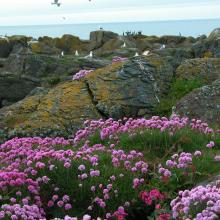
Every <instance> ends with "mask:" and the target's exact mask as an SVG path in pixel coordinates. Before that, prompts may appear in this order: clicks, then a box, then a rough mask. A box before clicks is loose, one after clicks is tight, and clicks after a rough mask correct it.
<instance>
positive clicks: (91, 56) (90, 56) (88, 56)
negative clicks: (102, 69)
mask: <svg viewBox="0 0 220 220" xmlns="http://www.w3.org/2000/svg"><path fill="white" fill-rule="evenodd" d="M85 58H93V52H92V51H90V53H89V55H87V56H85Z"/></svg>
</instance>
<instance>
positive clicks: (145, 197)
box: [140, 189, 165, 205]
mask: <svg viewBox="0 0 220 220" xmlns="http://www.w3.org/2000/svg"><path fill="white" fill-rule="evenodd" d="M140 197H141V200H142V201H143V202H145V203H146V204H147V205H152V204H153V203H154V204H157V203H158V202H160V201H162V200H164V198H165V196H164V195H163V194H162V193H160V191H159V190H158V189H152V190H151V191H150V192H146V191H142V192H141V193H140Z"/></svg>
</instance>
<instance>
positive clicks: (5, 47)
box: [0, 38, 12, 58]
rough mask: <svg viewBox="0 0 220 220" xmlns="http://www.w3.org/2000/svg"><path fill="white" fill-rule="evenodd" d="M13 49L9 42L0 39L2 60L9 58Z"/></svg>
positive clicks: (0, 56)
mask: <svg viewBox="0 0 220 220" xmlns="http://www.w3.org/2000/svg"><path fill="white" fill-rule="evenodd" d="M11 49H12V48H11V45H10V43H9V41H8V40H7V39H5V38H0V58H5V57H8V56H9V54H10V52H11Z"/></svg>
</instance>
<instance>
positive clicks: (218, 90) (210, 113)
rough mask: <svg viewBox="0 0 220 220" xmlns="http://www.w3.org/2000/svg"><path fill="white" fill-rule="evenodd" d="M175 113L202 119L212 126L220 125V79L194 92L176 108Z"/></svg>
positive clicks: (185, 97) (184, 98)
mask: <svg viewBox="0 0 220 220" xmlns="http://www.w3.org/2000/svg"><path fill="white" fill-rule="evenodd" d="M175 113H177V114H178V115H180V116H187V117H189V118H196V119H202V120H204V121H206V122H209V123H211V124H218V125H219V123H220V79H217V80H215V81H214V82H213V83H212V84H210V85H206V86H203V87H201V88H198V89H195V90H193V91H192V92H191V93H189V94H187V95H186V96H184V97H183V98H182V99H181V100H180V101H179V102H178V103H177V104H176V107H175Z"/></svg>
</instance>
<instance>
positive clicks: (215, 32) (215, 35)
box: [208, 28, 220, 40]
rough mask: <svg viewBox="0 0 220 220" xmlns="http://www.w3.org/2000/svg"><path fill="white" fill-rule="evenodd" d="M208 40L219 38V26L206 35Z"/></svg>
mask: <svg viewBox="0 0 220 220" xmlns="http://www.w3.org/2000/svg"><path fill="white" fill-rule="evenodd" d="M208 39H209V40H216V39H220V28H216V29H214V30H213V31H212V32H211V33H210V34H209V36H208Z"/></svg>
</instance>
